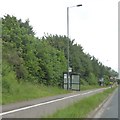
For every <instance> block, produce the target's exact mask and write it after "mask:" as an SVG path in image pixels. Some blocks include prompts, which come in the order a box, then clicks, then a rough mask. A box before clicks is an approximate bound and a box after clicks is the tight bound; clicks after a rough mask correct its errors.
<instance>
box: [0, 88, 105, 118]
mask: <svg viewBox="0 0 120 120" xmlns="http://www.w3.org/2000/svg"><path fill="white" fill-rule="evenodd" d="M103 90H105V88H101V89H94V90H89V91H88V90H87V91H79V92H74V93H70V94H65V95H58V96H54V97H47V98H42V99H37V100H33V101H27V102H22V103H16V104H11V105H4V106H3V112H2V113H0V116H2V117H3V118H41V117H44V116H47V115H49V114H52V113H54V112H55V111H56V110H59V109H61V108H64V107H66V106H69V105H70V104H72V103H74V102H76V101H78V100H80V99H82V98H84V97H87V96H90V95H93V94H95V93H98V92H102V91H103Z"/></svg>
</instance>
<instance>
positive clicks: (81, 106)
mask: <svg viewBox="0 0 120 120" xmlns="http://www.w3.org/2000/svg"><path fill="white" fill-rule="evenodd" d="M114 89H115V88H112V89H107V90H105V91H103V92H101V93H98V94H95V95H92V96H90V97H87V98H83V99H82V100H80V101H78V102H76V103H74V104H72V105H70V106H68V107H66V108H64V109H62V110H58V111H57V112H56V113H54V114H53V115H50V116H48V118H86V117H87V115H88V114H89V113H90V112H91V111H92V110H94V109H95V108H96V107H97V106H98V105H99V104H100V103H102V102H103V100H105V98H107V96H108V95H109V94H111V93H112V92H113V90H114Z"/></svg>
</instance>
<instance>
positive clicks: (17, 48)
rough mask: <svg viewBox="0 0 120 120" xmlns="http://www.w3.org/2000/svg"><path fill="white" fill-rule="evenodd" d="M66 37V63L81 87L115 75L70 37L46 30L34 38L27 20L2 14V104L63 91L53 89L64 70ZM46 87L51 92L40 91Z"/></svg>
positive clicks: (61, 80)
mask: <svg viewBox="0 0 120 120" xmlns="http://www.w3.org/2000/svg"><path fill="white" fill-rule="evenodd" d="M0 40H1V39H0ZM68 41H69V43H70V67H71V68H72V70H73V72H76V73H80V81H81V85H83V86H82V88H83V89H85V87H84V86H89V87H90V86H98V79H99V78H101V77H103V78H104V80H105V85H108V84H109V77H110V76H111V75H112V76H117V75H118V73H117V72H116V71H114V70H113V69H112V68H110V67H107V66H104V65H103V64H102V63H101V62H100V61H99V60H98V59H96V58H95V57H94V56H91V55H90V54H88V53H84V49H83V48H82V46H81V45H79V44H77V43H75V41H74V40H70V39H69V38H67V37H66V36H61V35H59V36H58V35H49V34H45V35H44V36H43V37H41V38H38V37H36V36H35V32H34V30H33V28H32V26H31V25H30V22H29V20H26V21H25V22H22V20H21V19H19V20H18V19H17V18H16V17H15V16H10V15H6V16H4V17H3V18H2V82H1V81H0V83H2V99H3V104H5V103H9V102H15V101H19V100H25V99H29V98H31V99H32V98H37V97H40V96H47V95H48V94H49V95H52V94H57V93H58V94H59V93H60V91H62V92H63V91H64V90H61V89H60V90H56V89H59V88H62V82H63V72H66V71H67V59H68V58H67V48H68V47H67V43H68ZM41 86H42V87H41ZM43 86H44V87H43ZM49 87H50V88H51V90H52V89H53V91H52V92H53V93H52V92H50V93H49V91H48V93H47V92H45V93H44V90H45V91H47V89H49ZM42 89H43V90H42ZM86 89H88V87H86ZM39 91H42V92H43V93H42V92H39ZM57 91H59V92H57ZM64 92H65V91H64ZM64 92H63V93H64ZM40 94H41V95H40ZM43 94H45V95H43ZM12 96H13V98H12ZM15 96H16V98H15ZM14 98H15V99H16V100H15V99H14Z"/></svg>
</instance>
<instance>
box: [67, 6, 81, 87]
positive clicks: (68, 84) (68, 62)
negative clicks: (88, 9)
mask: <svg viewBox="0 0 120 120" xmlns="http://www.w3.org/2000/svg"><path fill="white" fill-rule="evenodd" d="M80 6H82V4H78V5H76V6H70V7H67V38H68V50H67V51H68V64H67V74H68V75H67V89H68V88H69V8H73V7H80Z"/></svg>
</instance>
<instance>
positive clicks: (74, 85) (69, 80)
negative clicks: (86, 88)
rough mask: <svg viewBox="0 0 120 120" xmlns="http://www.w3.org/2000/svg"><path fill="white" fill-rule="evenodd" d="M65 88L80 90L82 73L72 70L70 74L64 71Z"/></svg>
mask: <svg viewBox="0 0 120 120" xmlns="http://www.w3.org/2000/svg"><path fill="white" fill-rule="evenodd" d="M63 78H64V81H63V88H64V89H67V90H68V89H69V90H76V91H80V74H78V73H74V72H70V73H69V76H68V73H67V72H64V73H63Z"/></svg>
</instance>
